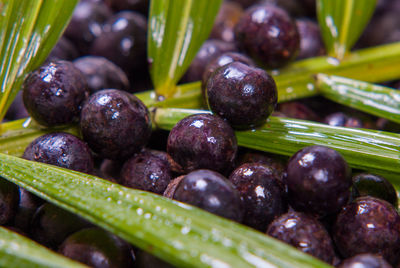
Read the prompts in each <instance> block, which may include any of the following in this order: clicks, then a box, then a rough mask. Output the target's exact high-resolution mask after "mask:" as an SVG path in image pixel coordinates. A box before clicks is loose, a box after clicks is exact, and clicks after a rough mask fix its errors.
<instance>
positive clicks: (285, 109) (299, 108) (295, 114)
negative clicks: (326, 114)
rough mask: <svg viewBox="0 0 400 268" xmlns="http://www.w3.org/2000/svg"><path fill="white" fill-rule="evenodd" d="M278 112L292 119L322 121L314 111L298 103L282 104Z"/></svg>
mask: <svg viewBox="0 0 400 268" xmlns="http://www.w3.org/2000/svg"><path fill="white" fill-rule="evenodd" d="M278 111H279V112H281V113H283V114H284V115H285V116H286V117H290V118H297V119H302V120H310V121H319V120H320V118H319V116H318V115H317V114H316V113H315V112H314V111H313V110H312V109H310V108H309V107H308V106H307V105H305V104H303V103H301V102H298V101H291V102H285V103H281V104H279V106H278Z"/></svg>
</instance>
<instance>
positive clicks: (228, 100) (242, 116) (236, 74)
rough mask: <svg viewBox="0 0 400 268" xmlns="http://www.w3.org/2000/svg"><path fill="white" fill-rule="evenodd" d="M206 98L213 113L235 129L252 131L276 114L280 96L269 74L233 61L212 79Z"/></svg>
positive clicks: (214, 74) (210, 79) (208, 84)
mask: <svg viewBox="0 0 400 268" xmlns="http://www.w3.org/2000/svg"><path fill="white" fill-rule="evenodd" d="M206 98H207V103H208V106H209V108H210V110H211V111H212V112H213V113H215V114H217V115H219V116H221V117H222V118H224V119H226V120H228V122H229V123H230V124H231V125H232V126H233V127H234V128H251V127H255V126H258V125H260V124H263V123H264V122H265V120H266V119H267V118H268V116H269V115H270V114H271V113H272V111H273V110H274V108H275V106H276V103H277V100H278V93H277V89H276V85H275V81H274V80H273V79H272V77H271V76H270V75H268V73H267V72H266V71H264V70H262V69H259V68H254V67H250V66H248V65H245V64H243V63H240V62H232V63H229V64H227V65H224V66H222V67H221V68H218V69H217V70H216V71H215V72H214V73H213V74H212V75H211V76H210V78H209V79H208V82H207V89H206Z"/></svg>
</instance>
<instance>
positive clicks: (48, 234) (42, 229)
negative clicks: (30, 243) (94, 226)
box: [30, 203, 91, 249]
mask: <svg viewBox="0 0 400 268" xmlns="http://www.w3.org/2000/svg"><path fill="white" fill-rule="evenodd" d="M87 227H91V224H90V223H88V222H87V221H85V220H84V219H82V218H80V217H79V216H77V215H75V214H72V213H71V212H68V211H66V210H64V209H62V208H60V207H57V206H55V205H52V204H50V203H45V204H43V205H41V206H40V207H39V208H38V209H37V210H36V212H35V214H34V215H33V218H32V222H31V225H30V235H31V237H32V238H33V239H34V240H36V241H37V242H39V243H40V244H43V245H45V246H46V247H50V248H52V249H56V248H58V246H59V245H60V244H61V243H62V242H63V241H64V239H65V238H67V237H68V236H69V235H71V234H73V233H75V232H77V231H79V230H81V229H83V228H87Z"/></svg>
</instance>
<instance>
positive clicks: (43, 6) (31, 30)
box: [0, 0, 78, 120]
mask: <svg viewBox="0 0 400 268" xmlns="http://www.w3.org/2000/svg"><path fill="white" fill-rule="evenodd" d="M77 2H78V0H0V8H1V10H0V11H1V14H0V66H1V68H0V81H1V82H0V83H1V84H0V120H1V119H3V117H4V115H5V113H6V111H7V109H8V107H9V106H10V105H11V103H12V101H13V100H14V98H15V96H16V95H17V93H18V91H19V90H20V88H21V85H22V83H23V80H24V78H25V76H26V74H27V73H29V72H30V71H32V70H34V69H35V68H37V67H38V66H39V64H41V63H42V62H43V61H44V60H45V59H46V57H47V55H48V54H49V53H50V51H51V49H52V48H53V46H54V45H55V44H56V42H57V40H58V38H59V37H60V36H61V34H62V31H63V30H64V28H65V27H66V25H67V22H68V20H69V18H70V16H71V15H72V12H73V10H74V7H75V5H76V3H77Z"/></svg>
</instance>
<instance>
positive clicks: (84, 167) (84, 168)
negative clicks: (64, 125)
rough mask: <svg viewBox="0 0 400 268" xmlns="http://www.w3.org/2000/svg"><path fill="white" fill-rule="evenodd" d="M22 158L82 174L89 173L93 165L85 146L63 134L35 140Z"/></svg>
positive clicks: (57, 133)
mask: <svg viewBox="0 0 400 268" xmlns="http://www.w3.org/2000/svg"><path fill="white" fill-rule="evenodd" d="M23 158H25V159H27V160H31V161H36V162H42V163H45V164H50V165H54V166H59V167H63V168H68V169H72V170H76V171H80V172H84V173H91V172H92V171H93V165H94V164H93V158H92V155H91V152H90V149H89V147H88V146H87V144H86V143H85V142H83V141H82V140H80V139H79V138H77V137H75V136H74V135H71V134H68V133H63V132H56V133H50V134H45V135H43V136H40V137H39V138H36V139H35V140H34V141H32V142H31V143H30V144H29V145H28V147H26V149H25V151H24V155H23Z"/></svg>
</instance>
